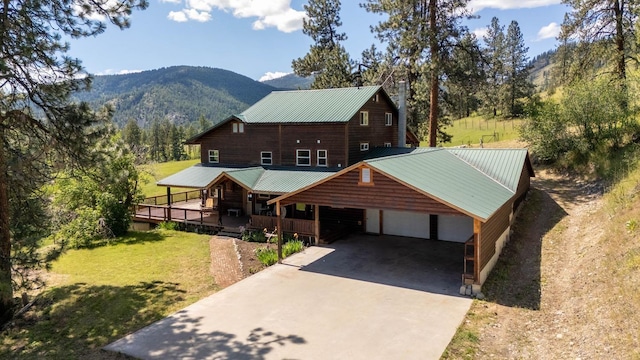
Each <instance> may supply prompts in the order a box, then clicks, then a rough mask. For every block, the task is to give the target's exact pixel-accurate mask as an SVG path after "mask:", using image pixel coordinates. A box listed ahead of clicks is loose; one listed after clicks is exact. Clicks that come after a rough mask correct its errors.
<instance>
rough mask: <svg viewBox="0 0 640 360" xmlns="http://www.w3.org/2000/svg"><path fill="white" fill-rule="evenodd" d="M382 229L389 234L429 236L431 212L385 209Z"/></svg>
mask: <svg viewBox="0 0 640 360" xmlns="http://www.w3.org/2000/svg"><path fill="white" fill-rule="evenodd" d="M382 231H383V232H384V233H385V234H387V235H397V236H408V237H416V238H423V239H428V238H429V214H422V213H414V212H407V211H395V210H384V211H383V212H382Z"/></svg>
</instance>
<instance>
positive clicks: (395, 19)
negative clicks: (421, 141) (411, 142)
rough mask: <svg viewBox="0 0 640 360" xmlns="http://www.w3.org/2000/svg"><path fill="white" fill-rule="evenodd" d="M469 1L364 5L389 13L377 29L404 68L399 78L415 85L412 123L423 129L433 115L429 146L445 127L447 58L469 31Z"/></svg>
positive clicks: (373, 0)
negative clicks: (441, 103) (443, 98)
mask: <svg viewBox="0 0 640 360" xmlns="http://www.w3.org/2000/svg"><path fill="white" fill-rule="evenodd" d="M466 4H467V0H403V1H391V0H367V2H366V3H364V4H362V5H361V6H362V7H364V8H365V9H366V10H367V11H369V12H372V13H376V14H381V15H384V16H386V19H385V20H384V21H381V22H380V23H378V24H377V25H376V26H374V27H372V31H373V32H374V33H376V37H377V38H378V39H379V40H380V41H383V42H385V43H386V44H387V53H388V54H387V56H386V58H387V59H391V60H392V61H393V62H394V65H399V66H400V67H401V69H398V71H397V73H398V74H397V76H399V77H405V78H406V80H407V81H408V83H409V90H408V93H407V106H408V112H407V114H408V124H409V126H410V127H412V128H413V129H414V130H420V129H421V128H423V127H424V125H423V123H424V118H428V119H429V121H428V134H429V146H436V143H437V142H438V140H437V139H438V131H439V130H438V129H442V126H441V124H439V117H440V116H441V109H440V107H439V101H440V98H441V95H442V94H441V92H442V87H441V86H440V81H441V79H442V78H443V77H445V75H446V71H447V67H446V66H444V62H443V60H444V58H445V57H446V56H447V54H448V53H450V52H451V51H452V48H453V47H455V46H457V45H458V44H459V42H460V40H461V39H462V37H463V36H464V34H465V33H466V32H467V29H466V28H464V27H462V26H461V25H460V19H461V18H462V17H463V16H464V15H465V14H466V12H465V6H466ZM419 132H420V131H419ZM445 140H446V139H445Z"/></svg>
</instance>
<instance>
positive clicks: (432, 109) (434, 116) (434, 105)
mask: <svg viewBox="0 0 640 360" xmlns="http://www.w3.org/2000/svg"><path fill="white" fill-rule="evenodd" d="M436 10H437V9H436V0H429V51H430V54H431V79H430V83H431V89H430V96H429V146H430V147H435V146H436V144H437V136H438V95H439V94H438V92H439V82H438V80H439V77H438V70H439V68H440V67H439V64H438V56H439V54H438V53H439V51H438V50H439V48H438V24H437V23H436V20H437V17H436Z"/></svg>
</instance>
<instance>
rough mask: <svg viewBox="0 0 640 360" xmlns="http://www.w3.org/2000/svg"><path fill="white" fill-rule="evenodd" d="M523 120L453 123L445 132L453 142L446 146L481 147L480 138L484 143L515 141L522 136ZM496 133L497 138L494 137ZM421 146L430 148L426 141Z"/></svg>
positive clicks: (479, 118)
mask: <svg viewBox="0 0 640 360" xmlns="http://www.w3.org/2000/svg"><path fill="white" fill-rule="evenodd" d="M523 121H524V120H522V119H507V120H503V119H495V118H494V119H488V120H487V119H484V118H483V117H482V116H471V117H468V118H463V119H458V120H454V121H453V125H452V126H449V127H448V128H446V129H445V132H447V133H448V134H450V135H451V136H453V138H452V139H451V142H450V143H448V144H445V146H460V145H469V144H471V145H472V146H474V147H477V146H479V144H480V138H482V140H483V142H484V143H489V142H497V141H505V140H514V139H518V137H519V136H520V134H519V132H518V128H519V127H520V125H522V123H523ZM494 133H495V134H496V136H495V137H494ZM420 146H428V143H427V142H426V141H423V142H422V143H420Z"/></svg>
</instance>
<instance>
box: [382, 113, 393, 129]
mask: <svg viewBox="0 0 640 360" xmlns="http://www.w3.org/2000/svg"><path fill="white" fill-rule="evenodd" d="M384 124H385V125H386V126H391V125H393V114H392V113H384Z"/></svg>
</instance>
